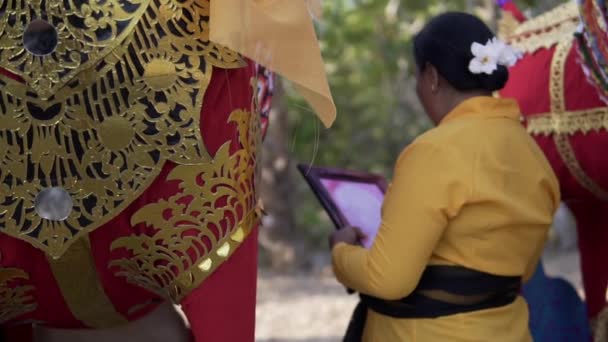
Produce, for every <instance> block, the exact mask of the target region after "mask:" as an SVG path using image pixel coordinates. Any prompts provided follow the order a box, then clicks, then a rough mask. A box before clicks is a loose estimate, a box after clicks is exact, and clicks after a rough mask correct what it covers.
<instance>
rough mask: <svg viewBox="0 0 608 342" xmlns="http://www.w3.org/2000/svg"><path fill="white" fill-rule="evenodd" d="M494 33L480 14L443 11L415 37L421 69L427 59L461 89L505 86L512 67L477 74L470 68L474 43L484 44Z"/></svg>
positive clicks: (484, 88)
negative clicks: (490, 72)
mask: <svg viewBox="0 0 608 342" xmlns="http://www.w3.org/2000/svg"><path fill="white" fill-rule="evenodd" d="M494 37H495V36H494V33H492V31H491V30H490V29H489V28H488V26H487V25H486V24H485V23H484V22H483V21H481V20H480V19H479V18H477V17H475V16H473V15H470V14H467V13H459V12H448V13H445V14H441V15H439V16H437V17H435V18H433V19H431V21H429V23H428V24H427V25H426V26H425V27H424V28H423V29H422V31H420V33H418V34H417V35H416V37H415V38H414V57H415V59H416V65H417V66H418V70H420V71H423V70H424V68H425V67H426V65H427V64H428V63H430V64H432V65H433V66H434V67H435V68H437V71H438V72H439V74H440V75H441V76H442V77H443V78H445V79H446V80H447V81H448V82H449V83H450V85H452V87H454V88H456V89H458V90H460V91H468V90H486V91H490V92H493V91H496V90H500V89H502V88H503V87H504V86H505V84H506V83H507V80H508V79H509V70H508V69H507V68H506V67H505V66H503V65H498V69H496V71H494V72H493V73H492V74H491V75H488V74H484V73H482V74H474V73H472V72H471V71H469V63H470V62H471V60H472V59H473V53H472V52H471V45H472V44H473V43H474V42H477V43H480V44H482V45H484V44H486V43H487V42H488V40H490V39H492V38H494Z"/></svg>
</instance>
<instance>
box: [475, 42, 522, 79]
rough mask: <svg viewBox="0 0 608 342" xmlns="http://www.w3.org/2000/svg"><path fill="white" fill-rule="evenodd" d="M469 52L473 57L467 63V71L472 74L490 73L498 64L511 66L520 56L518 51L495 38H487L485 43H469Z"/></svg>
mask: <svg viewBox="0 0 608 342" xmlns="http://www.w3.org/2000/svg"><path fill="white" fill-rule="evenodd" d="M471 53H472V54H473V59H472V60H471V62H470V63H469V71H471V72H472V73H474V74H481V73H484V74H488V75H492V74H493V73H494V71H496V69H498V65H504V66H506V67H512V66H513V65H515V63H516V62H517V60H518V59H519V58H520V57H521V54H520V53H519V52H517V51H515V50H514V49H513V48H511V47H510V46H509V45H507V44H506V43H505V42H503V41H501V40H498V39H497V38H493V39H490V40H488V42H487V43H486V44H485V45H481V44H480V43H477V42H474V43H473V44H471Z"/></svg>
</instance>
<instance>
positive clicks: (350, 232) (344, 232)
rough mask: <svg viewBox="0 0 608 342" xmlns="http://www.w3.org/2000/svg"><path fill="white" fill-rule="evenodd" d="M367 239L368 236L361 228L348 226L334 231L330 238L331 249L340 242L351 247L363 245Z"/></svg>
mask: <svg viewBox="0 0 608 342" xmlns="http://www.w3.org/2000/svg"><path fill="white" fill-rule="evenodd" d="M365 238H366V236H365V234H364V233H363V232H362V231H361V229H360V228H357V227H351V226H346V227H344V228H341V229H338V230H336V231H334V232H333V233H332V234H331V235H330V236H329V248H330V249H333V248H334V246H335V245H336V244H337V243H339V242H344V243H347V244H349V245H361V241H362V240H363V239H365Z"/></svg>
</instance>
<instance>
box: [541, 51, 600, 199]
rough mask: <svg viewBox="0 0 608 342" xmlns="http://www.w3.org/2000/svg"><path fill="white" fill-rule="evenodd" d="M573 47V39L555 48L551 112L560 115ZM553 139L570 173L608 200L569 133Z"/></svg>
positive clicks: (595, 193) (556, 135) (563, 110)
mask: <svg viewBox="0 0 608 342" xmlns="http://www.w3.org/2000/svg"><path fill="white" fill-rule="evenodd" d="M571 47H572V40H567V41H563V42H560V43H559V44H558V45H557V47H556V48H555V53H554V54H553V59H552V61H551V75H550V85H549V92H550V99H551V113H552V114H553V115H554V116H556V117H560V116H561V114H562V113H565V112H566V100H565V95H564V89H565V88H564V82H565V69H566V60H567V59H568V53H569V52H570V49H571ZM553 141H554V142H555V146H556V148H557V151H558V153H559V155H560V156H561V158H562V160H563V161H564V163H565V164H566V167H567V168H568V170H569V171H570V174H571V175H572V176H573V177H574V179H576V181H577V182H578V183H579V184H580V185H581V186H582V187H583V188H585V189H587V190H588V191H589V192H591V193H592V194H593V195H594V196H596V197H597V198H599V199H601V200H608V192H606V191H605V190H604V189H602V188H601V187H600V186H599V185H598V184H597V183H595V181H594V180H593V179H591V177H589V175H587V173H586V172H585V170H583V168H582V167H581V165H580V164H579V162H578V160H577V159H576V154H575V152H574V149H573V148H572V145H570V140H569V137H568V135H567V134H554V135H553Z"/></svg>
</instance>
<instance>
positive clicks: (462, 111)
mask: <svg viewBox="0 0 608 342" xmlns="http://www.w3.org/2000/svg"><path fill="white" fill-rule="evenodd" d="M510 102H511V101H501V100H496V99H492V98H474V99H472V100H469V101H467V102H465V103H464V104H462V105H461V106H459V107H458V108H457V109H456V110H455V111H454V112H452V113H451V114H450V115H449V116H448V117H446V119H445V120H444V121H443V122H442V124H441V125H440V126H439V127H437V128H436V129H434V130H431V131H430V132H428V133H427V134H426V135H424V136H422V137H420V138H419V141H420V142H421V143H427V144H429V143H430V144H434V145H436V146H443V147H444V148H446V149H447V150H448V151H449V153H452V154H455V155H457V156H458V158H457V161H458V162H457V163H455V164H453V165H446V168H445V169H444V170H440V172H453V169H454V168H460V169H462V170H461V171H456V172H457V173H458V174H462V175H465V176H467V173H468V177H467V178H465V179H463V180H462V181H463V182H466V183H467V186H469V187H470V189H471V194H470V197H469V198H468V199H467V201H466V204H465V205H464V206H463V207H462V209H461V210H460V211H459V212H458V215H456V216H454V217H453V218H452V219H451V220H450V221H449V225H448V227H447V229H446V231H445V233H444V234H443V236H442V239H441V241H440V242H439V243H438V245H437V247H436V249H435V251H434V253H433V256H432V258H431V263H446V262H447V263H450V264H458V265H462V266H465V267H469V268H473V269H476V270H481V271H484V272H488V273H492V274H498V275H524V276H525V277H529V276H531V274H532V272H533V271H534V266H535V265H536V262H537V260H538V258H539V256H540V253H541V251H542V245H543V244H544V243H545V239H546V234H547V229H548V227H549V225H550V224H551V222H552V221H553V213H554V212H555V209H556V205H557V203H558V202H559V187H558V182H557V179H556V177H555V175H554V173H553V171H552V169H551V167H550V165H549V164H548V162H547V161H546V158H545V157H544V155H543V154H542V152H541V151H540V149H539V148H538V147H537V145H536V143H535V142H534V141H533V140H532V139H531V138H530V137H529V136H528V134H527V133H526V131H525V129H524V128H523V127H522V126H521V125H520V124H519V122H518V121H517V120H516V119H518V117H517V116H518V114H519V113H518V110H516V106H515V105H514V104H510ZM531 260H532V263H530V261H531Z"/></svg>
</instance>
